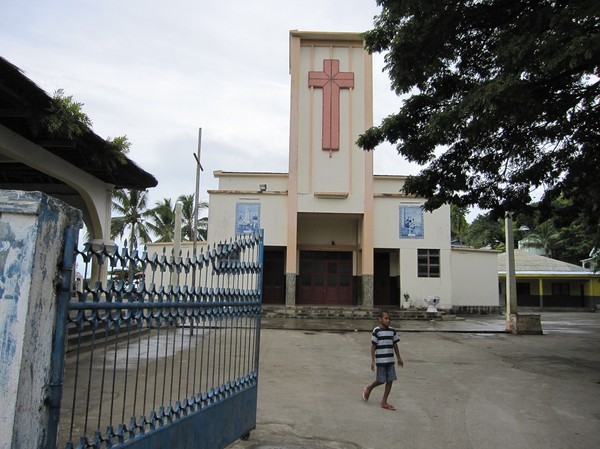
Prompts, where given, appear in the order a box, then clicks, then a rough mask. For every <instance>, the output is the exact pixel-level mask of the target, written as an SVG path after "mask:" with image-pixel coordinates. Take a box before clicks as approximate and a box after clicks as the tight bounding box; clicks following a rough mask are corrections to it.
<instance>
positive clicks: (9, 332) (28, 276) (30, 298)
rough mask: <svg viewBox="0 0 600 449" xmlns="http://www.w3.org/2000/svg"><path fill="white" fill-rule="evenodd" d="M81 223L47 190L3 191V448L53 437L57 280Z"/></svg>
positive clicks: (0, 270)
mask: <svg viewBox="0 0 600 449" xmlns="http://www.w3.org/2000/svg"><path fill="white" fill-rule="evenodd" d="M81 223H82V218H81V212H80V211H79V210H76V209H74V208H72V207H70V206H68V205H66V204H64V203H62V202H61V201H58V200H56V199H54V198H52V197H49V196H48V195H46V194H43V193H40V192H22V191H15V190H0V404H2V407H1V408H0V409H1V410H2V411H1V412H0V422H1V423H2V425H0V449H8V448H44V447H46V446H47V444H48V443H50V444H51V442H52V441H55V438H56V435H51V433H53V432H52V431H51V430H49V418H50V413H49V412H50V409H51V407H56V404H55V402H56V400H57V396H58V400H60V391H59V392H58V394H57V393H56V391H55V389H56V388H57V387H58V388H60V379H62V373H60V375H59V376H58V377H59V379H58V380H59V382H58V385H56V383H57V382H56V381H57V378H56V376H55V377H54V378H52V373H51V369H52V362H51V360H52V352H53V346H54V338H55V335H56V334H57V333H58V334H61V332H63V331H64V329H58V328H57V307H58V295H57V284H61V283H64V280H61V277H60V275H61V270H60V268H61V267H60V263H61V261H62V259H63V250H64V249H65V240H70V245H71V246H74V242H76V241H77V239H76V237H75V238H73V234H75V235H76V233H77V232H78V230H79V229H80V228H81ZM69 235H70V238H67V236H69ZM70 254H74V252H73V251H70V252H68V251H67V252H66V256H65V257H68V256H69V255H70ZM73 257H74V256H73ZM63 335H64V334H63ZM55 363H56V362H55ZM53 390H54V391H53ZM55 430H56V429H55Z"/></svg>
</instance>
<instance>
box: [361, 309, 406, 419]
mask: <svg viewBox="0 0 600 449" xmlns="http://www.w3.org/2000/svg"><path fill="white" fill-rule="evenodd" d="M399 341H400V337H398V335H397V334H396V330H395V329H394V328H393V327H390V314H389V312H386V311H381V312H380V313H379V326H377V327H375V329H373V335H372V336H371V371H375V367H377V374H376V376H375V380H374V381H373V382H372V383H371V384H369V385H366V386H365V387H364V388H363V392H362V398H363V401H365V402H366V401H368V400H369V396H370V395H371V391H373V388H375V387H378V386H379V385H383V384H385V389H384V390H383V397H382V398H381V408H384V409H386V410H396V407H394V406H393V405H392V404H390V403H388V396H389V395H390V391H391V390H392V383H393V382H394V381H395V380H396V379H397V377H396V369H395V368H394V354H396V358H397V359H398V366H399V367H400V368H402V367H403V366H404V362H403V361H402V357H400V351H399V350H398V342H399Z"/></svg>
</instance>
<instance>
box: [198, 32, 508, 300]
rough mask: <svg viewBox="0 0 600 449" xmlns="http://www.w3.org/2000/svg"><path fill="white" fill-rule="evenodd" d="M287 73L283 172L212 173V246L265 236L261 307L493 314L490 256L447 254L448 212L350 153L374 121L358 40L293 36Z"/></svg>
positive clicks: (368, 74) (366, 63) (494, 281)
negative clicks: (433, 301)
mask: <svg viewBox="0 0 600 449" xmlns="http://www.w3.org/2000/svg"><path fill="white" fill-rule="evenodd" d="M290 74H291V104H290V144H289V172H288V173H259V172H226V171H215V172H214V176H215V177H216V178H217V180H218V188H217V189H215V190H210V191H209V204H210V208H209V217H208V219H209V223H208V241H209V242H217V241H224V240H227V239H228V238H229V237H231V236H232V235H234V234H235V235H238V234H243V233H245V232H248V231H251V230H255V229H258V228H262V229H264V235H265V251H264V262H265V265H264V267H265V268H264V276H263V302H264V303H265V304H279V305H282V306H283V305H285V306H290V307H291V306H304V305H306V306H344V307H354V306H355V307H363V308H380V307H388V308H389V307H395V306H397V307H403V306H404V307H406V306H407V305H409V304H410V305H411V306H412V307H424V306H425V303H424V298H425V297H427V296H437V297H439V298H440V304H439V306H438V307H440V308H442V309H448V310H450V309H454V310H457V309H459V310H460V309H461V308H470V307H475V308H490V309H494V308H497V307H498V306H499V302H498V301H499V300H498V266H497V253H496V252H492V251H483V250H472V249H465V248H453V247H452V246H451V237H450V207H449V206H444V207H441V208H440V209H438V210H436V211H434V212H431V213H429V212H424V211H423V210H422V208H421V206H422V205H423V202H424V201H423V199H421V198H415V197H411V196H407V195H404V194H402V193H401V190H402V186H403V183H404V182H405V180H406V177H405V176H401V175H398V176H390V175H374V173H373V153H372V152H367V151H364V150H362V149H361V148H359V147H358V146H357V145H356V143H355V142H356V140H357V138H358V136H359V135H360V134H361V133H363V132H364V131H365V130H366V129H368V128H369V127H371V126H372V125H373V94H372V91H373V89H372V60H371V56H370V55H369V54H368V53H367V52H366V51H365V50H364V43H363V41H362V38H361V37H360V35H359V34H357V33H321V32H301V31H292V32H290Z"/></svg>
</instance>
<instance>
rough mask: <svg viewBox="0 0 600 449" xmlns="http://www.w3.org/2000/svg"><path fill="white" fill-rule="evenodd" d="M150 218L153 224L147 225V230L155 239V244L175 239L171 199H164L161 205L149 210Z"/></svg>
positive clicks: (159, 203)
mask: <svg viewBox="0 0 600 449" xmlns="http://www.w3.org/2000/svg"><path fill="white" fill-rule="evenodd" d="M150 217H151V219H152V221H153V222H154V223H148V228H149V229H150V231H152V233H153V234H154V235H155V236H156V237H157V240H156V241H157V242H172V241H173V239H174V237H175V212H174V209H173V206H172V205H171V198H164V199H163V201H162V203H161V202H156V206H155V207H154V208H153V209H150Z"/></svg>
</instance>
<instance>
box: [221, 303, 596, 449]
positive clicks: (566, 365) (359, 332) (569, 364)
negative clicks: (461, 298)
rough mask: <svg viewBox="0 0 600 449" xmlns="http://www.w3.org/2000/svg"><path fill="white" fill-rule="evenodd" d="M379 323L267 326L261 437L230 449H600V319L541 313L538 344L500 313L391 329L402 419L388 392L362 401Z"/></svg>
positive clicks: (282, 323) (290, 322)
mask: <svg viewBox="0 0 600 449" xmlns="http://www.w3.org/2000/svg"><path fill="white" fill-rule="evenodd" d="M275 320H280V321H275ZM374 324H375V322H374V321H372V320H309V319H301V320H291V319H289V318H288V319H285V320H284V319H279V318H268V319H267V318H265V319H264V320H263V330H262V332H261V360H260V374H259V401H258V422H257V428H256V430H254V431H253V432H252V433H251V435H250V438H249V440H247V441H239V442H236V443H235V444H233V445H232V446H231V448H235V449H244V448H252V449H274V448H281V449H286V448H287V449H297V448H306V449H311V448H315V449H316V448H331V449H346V448H352V449H367V448H373V449H379V448H381V449H383V448H416V449H419V448H427V449H430V448H456V449H464V448H473V449H486V448H497V447H511V448H523V449H525V448H533V449H536V448H544V449H553V448H556V449H559V448H560V449H562V448H570V449H575V448H582V449H583V448H585V449H587V448H597V447H600V314H598V313H552V312H548V313H546V312H542V326H543V330H544V335H541V336H540V335H536V336H520V335H511V334H507V333H505V332H504V317H503V316H476V317H466V318H462V319H461V318H460V317H459V319H457V320H453V321H436V322H429V321H425V322H412V321H411V322H407V321H397V322H393V323H392V325H393V326H395V327H396V328H397V329H398V330H399V332H400V335H401V343H400V351H401V353H402V356H403V358H404V361H405V367H404V368H403V369H399V370H398V375H399V376H398V377H399V380H398V381H397V382H395V383H394V387H393V389H392V392H391V395H390V398H389V402H390V403H392V404H394V405H396V406H397V408H398V410H397V411H395V412H394V411H387V410H384V409H381V408H380V407H379V400H380V398H381V394H382V393H383V391H382V387H379V389H376V390H374V391H373V393H372V395H371V398H370V401H369V402H367V403H365V402H363V401H362V400H361V389H362V386H363V385H364V384H367V383H369V382H371V381H372V379H373V374H372V372H371V371H370V366H369V365H370V355H369V344H370V343H369V339H370V334H369V332H370V330H371V329H372V327H373V325H374Z"/></svg>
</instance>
